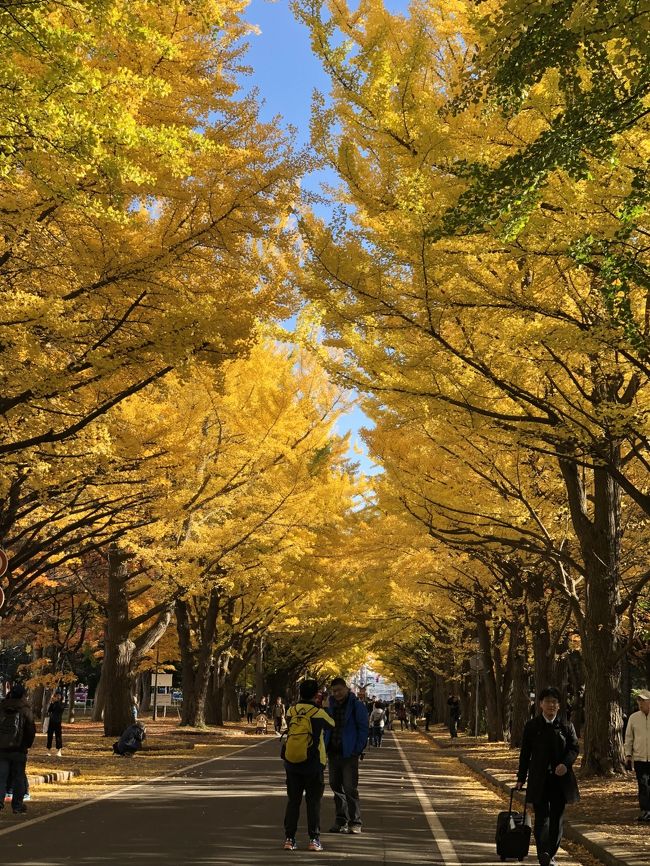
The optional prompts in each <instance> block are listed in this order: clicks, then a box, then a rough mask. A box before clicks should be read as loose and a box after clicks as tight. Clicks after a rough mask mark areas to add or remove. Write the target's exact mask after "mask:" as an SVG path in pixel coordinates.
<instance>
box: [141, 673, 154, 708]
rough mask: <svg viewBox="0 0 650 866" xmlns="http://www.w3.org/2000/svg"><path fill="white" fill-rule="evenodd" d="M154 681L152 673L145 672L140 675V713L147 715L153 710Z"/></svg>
mask: <svg viewBox="0 0 650 866" xmlns="http://www.w3.org/2000/svg"><path fill="white" fill-rule="evenodd" d="M152 679H153V676H152V673H151V671H143V672H142V673H141V674H140V692H141V694H142V698H141V700H140V712H141V713H142V715H146V714H147V713H148V712H149V711H150V710H151V681H152Z"/></svg>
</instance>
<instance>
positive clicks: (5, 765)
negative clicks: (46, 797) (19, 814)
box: [0, 752, 27, 809]
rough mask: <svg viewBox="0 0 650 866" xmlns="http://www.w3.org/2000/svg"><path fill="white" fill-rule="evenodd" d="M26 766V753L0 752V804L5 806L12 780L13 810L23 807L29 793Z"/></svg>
mask: <svg viewBox="0 0 650 866" xmlns="http://www.w3.org/2000/svg"><path fill="white" fill-rule="evenodd" d="M26 765H27V753H26V752H0V803H3V804H4V801H5V794H6V793H7V782H8V781H9V778H11V786H12V792H13V793H12V797H11V805H12V808H14V809H17V808H18V807H19V806H21V805H22V802H23V799H24V797H25V794H26V792H27V776H26V775H25V767H26Z"/></svg>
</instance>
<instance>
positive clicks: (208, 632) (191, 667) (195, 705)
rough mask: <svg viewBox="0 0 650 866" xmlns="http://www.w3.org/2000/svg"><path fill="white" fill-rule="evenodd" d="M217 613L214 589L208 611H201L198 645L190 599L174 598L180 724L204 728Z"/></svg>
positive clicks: (217, 602)
mask: <svg viewBox="0 0 650 866" xmlns="http://www.w3.org/2000/svg"><path fill="white" fill-rule="evenodd" d="M218 615H219V592H218V590H217V588H216V587H215V588H213V589H212V591H211V593H210V598H209V601H208V607H207V610H206V611H205V612H204V613H202V614H201V620H202V621H201V622H200V624H199V626H198V628H197V631H196V639H197V643H198V645H197V647H196V648H194V645H193V642H192V629H191V627H190V609H189V602H188V601H186V600H184V599H179V600H177V601H176V627H177V629H178V642H179V645H180V650H181V677H182V688H183V711H182V713H181V725H191V726H192V727H203V726H204V725H205V711H206V700H207V696H208V686H209V682H210V671H211V668H212V659H213V652H214V638H215V634H216V629H217V617H218Z"/></svg>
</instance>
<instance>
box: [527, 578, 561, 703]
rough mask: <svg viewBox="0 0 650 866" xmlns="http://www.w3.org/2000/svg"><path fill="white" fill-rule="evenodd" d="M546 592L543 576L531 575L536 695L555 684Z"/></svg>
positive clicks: (529, 581)
mask: <svg viewBox="0 0 650 866" xmlns="http://www.w3.org/2000/svg"><path fill="white" fill-rule="evenodd" d="M544 590H545V586H544V576H543V574H541V573H540V572H537V573H535V574H533V575H531V576H530V577H529V579H528V582H527V596H528V598H527V602H528V604H527V610H528V622H529V624H530V636H531V639H530V640H531V648H532V651H533V678H534V688H535V695H539V693H540V692H541V690H542V689H543V688H546V686H552V685H554V683H555V659H554V658H552V657H551V630H550V626H549V623H548V608H547V605H546V600H545V597H544Z"/></svg>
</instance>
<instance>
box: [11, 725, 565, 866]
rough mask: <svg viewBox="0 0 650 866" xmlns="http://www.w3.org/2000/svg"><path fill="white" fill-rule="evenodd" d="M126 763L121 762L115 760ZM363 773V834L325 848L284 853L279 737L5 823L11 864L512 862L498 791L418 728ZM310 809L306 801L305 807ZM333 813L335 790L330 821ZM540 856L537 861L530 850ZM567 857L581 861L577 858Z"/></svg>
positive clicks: (302, 833) (452, 865) (372, 758)
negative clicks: (501, 828)
mask: <svg viewBox="0 0 650 866" xmlns="http://www.w3.org/2000/svg"><path fill="white" fill-rule="evenodd" d="M116 760H117V759H116ZM361 766H362V779H361V786H360V790H361V799H362V817H363V821H364V827H363V833H362V834H361V835H359V836H340V835H335V834H328V833H327V832H324V833H323V835H322V841H323V844H324V845H325V851H324V852H323V853H314V852H308V851H306V850H305V849H306V845H307V837H306V829H305V823H304V815H303V816H301V824H300V826H299V830H298V844H299V847H300V850H298V851H283V850H282V843H283V841H284V834H283V829H282V819H283V815H284V807H285V791H284V785H283V781H284V772H283V769H282V763H281V761H280V760H279V758H278V742H277V741H276V740H264V741H257V742H255V743H254V744H252V745H249V746H246V747H244V748H242V749H238V750H237V751H234V752H233V753H231V754H230V755H227V756H224V757H220V758H217V759H212V760H209V761H203V762H197V763H195V764H193V765H191V766H188V767H187V768H186V769H185V770H182V771H179V772H177V773H176V774H174V775H171V776H168V777H165V778H161V779H159V780H152V781H149V782H146V783H143V784H140V785H137V786H130V787H129V788H125V789H122V790H121V791H118V792H113V793H111V794H110V795H109V796H106V795H104V796H103V797H102V798H101V799H97V800H91V801H84V802H83V803H81V804H76V805H74V806H72V807H68V808H66V809H62V810H60V811H59V812H55V813H51V814H50V815H48V816H44V817H41V818H35V819H30V818H29V816H26V818H25V819H21V823H17V822H16V819H15V818H14V817H13V816H11V819H10V820H7V819H8V818H9V816H6V817H5V818H4V820H1V821H0V861H1V862H2V863H3V866H59V864H68V863H74V864H76V866H104V864H116V866H117V864H119V866H148V864H152V866H153V864H155V866H160V864H163V866H172V864H173V866H240V864H241V866H243V864H246V866H255V864H259V866H275V864H286V863H287V862H288V861H291V862H292V863H295V862H296V861H297V862H298V863H299V864H301V863H307V862H308V861H313V860H314V858H315V859H317V860H319V861H321V862H322V863H323V864H327V866H330V864H332V866H333V864H338V863H341V862H350V863H373V864H374V863H378V864H385V866H406V864H416V863H417V864H437V866H472V864H479V863H480V864H485V866H490V864H494V866H497V864H498V866H501V864H500V861H498V860H497V859H496V855H495V849H494V826H495V818H496V812H497V811H498V810H499V809H500V808H502V805H501V802H500V800H499V799H498V798H497V797H496V795H494V794H491V793H489V792H486V790H485V789H484V788H483V786H482V785H481V784H480V783H479V782H478V781H476V780H475V779H474V778H473V777H472V776H471V775H470V774H469V773H468V772H467V770H466V769H465V768H463V767H461V766H460V765H459V764H458V762H457V761H456V760H455V759H454V758H450V757H449V756H447V755H445V754H444V753H440V752H437V751H436V750H433V749H432V748H431V746H430V744H429V743H427V742H425V741H424V740H423V739H422V738H421V737H420V736H418V735H417V734H410V733H403V734H398V735H397V736H394V735H392V734H387V735H386V737H385V738H384V744H383V746H382V748H381V749H380V750H377V749H369V751H368V756H367V758H366V760H365V761H364V762H363V764H362V765H361ZM303 809H304V807H303ZM333 814H334V809H333V802H332V797H331V794H330V792H329V789H327V788H326V793H325V798H324V800H323V807H322V826H323V829H324V830H326V829H327V827H328V826H329V825H330V824H331V823H332V818H333ZM529 862H536V859H535V857H534V855H533V852H532V850H531V856H530V860H529ZM561 864H562V866H577V864H576V863H575V861H573V860H571V859H570V858H569V857H568V856H566V855H565V856H563V857H561Z"/></svg>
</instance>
